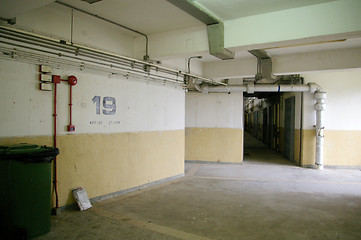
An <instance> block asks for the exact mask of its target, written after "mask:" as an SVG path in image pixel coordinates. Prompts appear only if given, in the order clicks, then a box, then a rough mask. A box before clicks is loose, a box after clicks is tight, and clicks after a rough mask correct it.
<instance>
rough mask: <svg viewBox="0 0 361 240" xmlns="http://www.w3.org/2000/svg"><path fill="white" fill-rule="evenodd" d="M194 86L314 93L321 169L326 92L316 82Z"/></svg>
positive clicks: (208, 89)
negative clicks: (305, 83)
mask: <svg viewBox="0 0 361 240" xmlns="http://www.w3.org/2000/svg"><path fill="white" fill-rule="evenodd" d="M193 84H194V86H195V88H196V89H197V90H198V91H199V92H201V93H231V92H247V93H254V92H310V93H313V94H314V98H315V99H316V104H315V110H316V159H315V165H316V169H320V170H322V169H323V142H324V134H323V131H324V129H325V126H324V110H325V108H326V103H325V99H326V93H325V92H324V91H323V90H322V88H321V87H320V86H318V85H317V84H316V83H308V84H307V85H304V84H289V85H288V84H279V85H277V84H256V85H254V83H248V84H245V85H241V86H217V87H210V86H208V85H204V84H203V85H201V84H199V83H197V82H194V83H193Z"/></svg>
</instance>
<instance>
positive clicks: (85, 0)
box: [82, 0, 102, 4]
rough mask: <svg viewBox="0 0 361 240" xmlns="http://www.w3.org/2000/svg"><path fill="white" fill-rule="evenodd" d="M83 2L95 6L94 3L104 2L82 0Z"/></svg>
mask: <svg viewBox="0 0 361 240" xmlns="http://www.w3.org/2000/svg"><path fill="white" fill-rule="evenodd" d="M82 1H83V2H87V3H89V4H93V3H96V2H100V1H102V0H82Z"/></svg>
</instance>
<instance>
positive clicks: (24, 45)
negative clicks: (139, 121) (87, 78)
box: [0, 26, 227, 86]
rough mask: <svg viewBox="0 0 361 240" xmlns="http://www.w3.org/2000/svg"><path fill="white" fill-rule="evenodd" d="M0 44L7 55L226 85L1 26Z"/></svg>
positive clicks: (146, 75)
mask: <svg viewBox="0 0 361 240" xmlns="http://www.w3.org/2000/svg"><path fill="white" fill-rule="evenodd" d="M0 43H2V44H5V45H8V46H9V47H8V48H5V47H2V49H6V51H7V54H12V53H13V54H14V55H16V54H17V53H18V52H21V53H22V54H23V55H27V56H30V55H32V54H34V55H39V54H38V53H42V54H46V56H43V57H44V58H46V57H49V56H51V57H52V60H54V62H59V61H63V62H64V61H69V62H72V63H76V64H78V65H79V66H84V65H87V66H89V67H90V68H98V69H99V68H102V69H103V71H108V72H111V73H113V72H117V71H120V72H122V73H124V74H125V75H128V74H134V75H138V76H142V77H146V78H147V79H149V78H150V80H152V79H155V80H161V81H166V82H172V83H178V84H180V85H182V86H184V85H185V84H184V82H185V79H189V78H192V79H196V80H198V81H202V82H206V83H208V84H212V85H224V86H225V85H227V84H225V83H222V82H218V81H214V80H212V79H207V78H204V77H201V76H197V75H193V74H190V73H187V72H183V71H178V70H174V69H171V68H167V67H163V66H160V65H156V64H153V63H149V62H146V61H142V60H137V59H134V58H130V57H125V56H120V55H117V54H113V53H109V52H105V51H102V50H98V49H94V48H90V47H86V46H82V45H78V44H73V43H70V42H67V41H64V40H57V39H53V38H49V37H45V36H41V35H38V34H34V33H29V32H26V31H22V30H18V29H14V28H10V27H5V26H0ZM14 47H15V48H14ZM8 52H11V53H8ZM61 59H62V60H61Z"/></svg>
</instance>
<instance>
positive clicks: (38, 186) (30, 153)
mask: <svg viewBox="0 0 361 240" xmlns="http://www.w3.org/2000/svg"><path fill="white" fill-rule="evenodd" d="M58 154H59V150H58V149H57V148H52V147H46V146H38V145H31V144H17V145H12V146H0V216H1V217H0V218H1V219H0V220H1V224H0V239H28V238H33V237H36V236H39V235H42V234H45V233H48V232H49V231H50V212H51V162H52V160H53V159H54V158H55V157H56V155H58Z"/></svg>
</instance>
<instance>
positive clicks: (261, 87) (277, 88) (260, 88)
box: [194, 83, 321, 93]
mask: <svg viewBox="0 0 361 240" xmlns="http://www.w3.org/2000/svg"><path fill="white" fill-rule="evenodd" d="M194 87H195V88H196V89H197V90H198V91H199V92H201V93H230V92H247V93H254V92H310V93H314V92H316V91H319V90H321V88H320V87H319V86H318V85H317V84H316V83H309V84H307V85H304V84H256V85H255V84H254V83H248V84H244V85H240V86H217V87H210V86H209V85H207V84H202V85H201V84H196V83H194Z"/></svg>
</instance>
